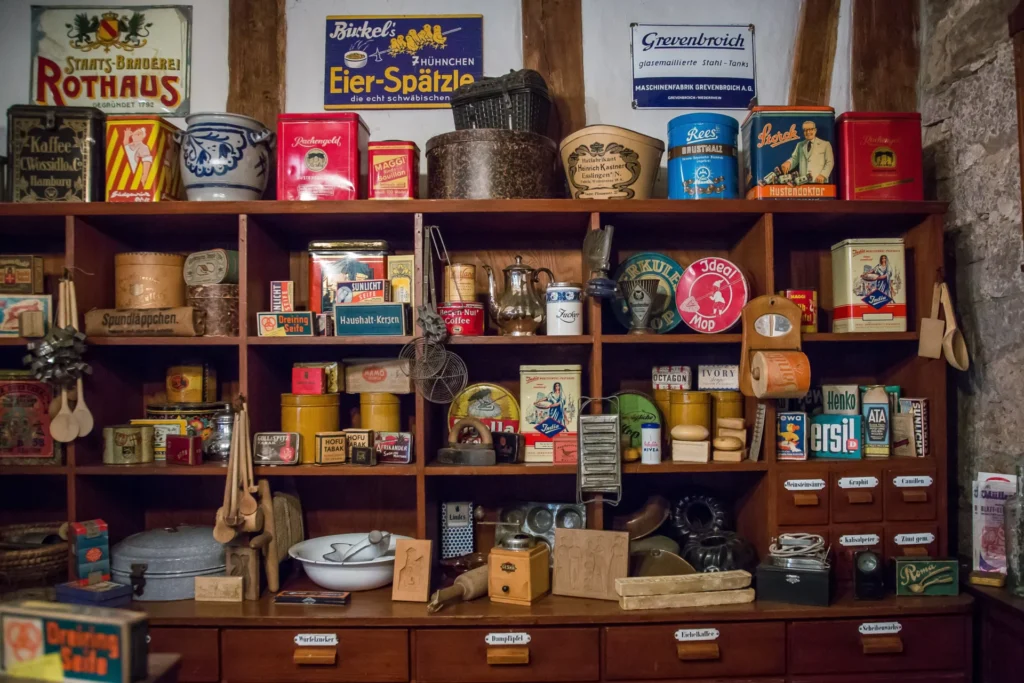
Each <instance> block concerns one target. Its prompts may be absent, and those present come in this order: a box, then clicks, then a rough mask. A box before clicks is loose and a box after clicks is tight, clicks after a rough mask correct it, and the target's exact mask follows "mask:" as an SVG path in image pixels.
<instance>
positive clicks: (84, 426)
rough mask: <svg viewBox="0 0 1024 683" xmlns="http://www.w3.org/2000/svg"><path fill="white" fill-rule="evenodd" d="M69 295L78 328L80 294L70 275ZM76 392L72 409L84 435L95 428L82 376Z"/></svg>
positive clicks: (72, 315)
mask: <svg viewBox="0 0 1024 683" xmlns="http://www.w3.org/2000/svg"><path fill="white" fill-rule="evenodd" d="M67 295H68V300H69V307H70V308H69V310H70V312H71V327H73V328H74V329H75V330H77V329H78V294H77V293H76V291H75V281H74V280H72V279H71V278H70V277H69V278H68V282H67ZM77 389H78V391H77V392H76V396H77V400H76V401H75V409H74V411H72V413H71V414H72V415H73V416H74V418H75V422H76V423H77V424H78V436H79V438H80V437H83V436H86V435H88V434H89V432H91V431H92V428H93V423H94V421H93V417H92V412H91V411H90V410H89V406H87V405H86V404H85V390H84V389H82V378H81V377H79V378H78V382H77Z"/></svg>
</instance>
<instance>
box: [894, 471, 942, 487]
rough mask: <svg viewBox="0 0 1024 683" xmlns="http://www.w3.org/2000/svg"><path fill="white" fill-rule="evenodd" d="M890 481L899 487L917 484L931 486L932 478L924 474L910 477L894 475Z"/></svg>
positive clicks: (915, 485)
mask: <svg viewBox="0 0 1024 683" xmlns="http://www.w3.org/2000/svg"><path fill="white" fill-rule="evenodd" d="M892 483H893V484H895V485H896V487H897V488H901V489H906V488H916V487H919V486H931V485H932V478H931V477H929V476H928V475H926V474H916V475H914V476H912V477H907V476H902V477H894V478H893V480H892Z"/></svg>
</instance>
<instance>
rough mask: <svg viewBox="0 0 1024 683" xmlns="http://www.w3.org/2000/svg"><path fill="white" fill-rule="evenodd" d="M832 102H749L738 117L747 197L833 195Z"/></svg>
mask: <svg viewBox="0 0 1024 683" xmlns="http://www.w3.org/2000/svg"><path fill="white" fill-rule="evenodd" d="M834 113H835V112H834V110H833V109H832V107H754V108H753V109H752V110H751V112H750V113H749V114H748V115H747V118H746V120H744V121H743V127H742V132H741V133H740V137H741V139H742V140H743V145H742V146H743V152H742V155H741V156H742V160H743V170H742V174H743V187H744V189H745V192H746V198H747V199H835V197H836V180H835V178H836V150H835V144H834V140H835V138H834V137H833V128H834V124H835V121H834V118H835V117H834Z"/></svg>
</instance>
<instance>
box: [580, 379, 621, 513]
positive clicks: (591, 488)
mask: <svg viewBox="0 0 1024 683" xmlns="http://www.w3.org/2000/svg"><path fill="white" fill-rule="evenodd" d="M595 401H599V402H607V403H609V404H611V405H612V407H613V410H611V411H609V412H610V413H611V414H603V415H588V414H586V408H587V406H588V405H589V404H590V403H592V402H595ZM618 404H619V399H618V397H615V396H612V397H609V398H586V397H583V401H582V403H581V404H580V416H579V433H578V437H577V438H578V439H579V458H578V461H577V466H576V467H577V469H576V502H577V503H589V502H592V501H594V500H596V497H595V498H589V499H588V498H587V497H586V495H587V494H588V493H601V494H614V498H609V497H607V496H605V497H604V498H603V500H604V502H606V503H608V504H609V505H618V504H619V501H620V500H622V459H621V453H620V450H619V449H620V436H619V410H618V407H619V406H618Z"/></svg>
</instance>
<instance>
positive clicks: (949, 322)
mask: <svg viewBox="0 0 1024 683" xmlns="http://www.w3.org/2000/svg"><path fill="white" fill-rule="evenodd" d="M940 296H941V298H942V313H943V315H945V317H946V335H945V336H944V337H943V338H942V352H943V355H944V356H945V357H946V362H947V363H949V364H950V365H952V366H953V367H954V368H956V369H957V370H961V371H965V370H967V368H969V367H970V366H971V357H970V354H968V353H967V342H966V341H964V335H963V333H962V332H961V331H960V329H959V328H958V327H957V326H956V313H954V312H953V301H952V299H951V298H950V296H949V287H948V286H947V285H946V283H945V282H943V283H942V285H941V294H940Z"/></svg>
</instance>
